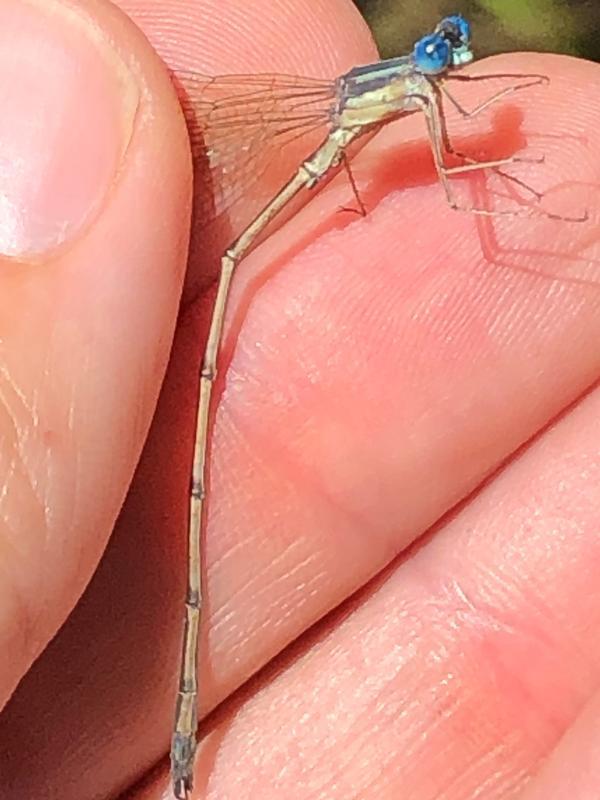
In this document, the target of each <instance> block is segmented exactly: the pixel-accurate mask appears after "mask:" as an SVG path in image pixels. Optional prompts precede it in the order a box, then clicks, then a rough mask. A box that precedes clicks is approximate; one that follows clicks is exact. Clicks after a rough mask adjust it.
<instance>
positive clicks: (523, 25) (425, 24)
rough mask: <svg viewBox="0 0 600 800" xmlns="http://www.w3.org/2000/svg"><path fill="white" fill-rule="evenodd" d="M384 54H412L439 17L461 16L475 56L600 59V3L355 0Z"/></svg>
mask: <svg viewBox="0 0 600 800" xmlns="http://www.w3.org/2000/svg"><path fill="white" fill-rule="evenodd" d="M354 2H355V3H356V5H357V6H358V8H359V9H360V10H361V12H362V14H363V16H365V17H366V19H367V20H368V22H369V25H370V26H371V29H372V31H373V33H374V34H375V38H376V39H377V41H378V44H379V48H380V51H381V55H382V56H383V57H384V58H388V57H390V56H394V55H400V54H402V53H404V52H406V51H408V50H409V49H410V48H411V47H412V44H413V43H414V41H415V40H416V39H418V38H419V37H420V36H422V35H423V33H425V32H427V31H429V30H430V28H432V26H433V25H435V23H436V22H437V20H438V19H439V18H440V17H444V16H446V15H447V14H456V13H457V12H458V13H461V14H463V15H464V16H466V17H468V19H469V20H470V21H471V24H472V25H473V28H474V38H475V50H476V55H477V56H487V55H492V54H493V53H499V52H507V51H510V50H538V51H548V52H553V53H568V54H570V55H575V56H580V57H581V58H588V59H591V60H592V61H600V0H450V2H446V1H445V0H421V2H419V3H416V2H414V0H354Z"/></svg>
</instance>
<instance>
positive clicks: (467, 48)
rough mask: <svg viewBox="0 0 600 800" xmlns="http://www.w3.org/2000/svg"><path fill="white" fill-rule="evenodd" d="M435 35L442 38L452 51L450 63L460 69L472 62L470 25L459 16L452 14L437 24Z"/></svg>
mask: <svg viewBox="0 0 600 800" xmlns="http://www.w3.org/2000/svg"><path fill="white" fill-rule="evenodd" d="M435 33H436V34H439V35H440V36H442V37H443V38H444V39H445V40H446V41H447V42H448V44H449V45H450V48H451V50H452V54H451V63H452V66H454V67H460V66H462V65H463V64H468V63H469V62H470V61H472V60H473V51H472V50H471V25H470V23H469V21H468V20H466V19H465V18H464V17H463V16H461V15H460V14H452V15H451V16H449V17H444V19H443V20H442V21H441V22H439V23H438V25H437V26H436V29H435Z"/></svg>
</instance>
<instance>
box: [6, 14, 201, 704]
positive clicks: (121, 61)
mask: <svg viewBox="0 0 600 800" xmlns="http://www.w3.org/2000/svg"><path fill="white" fill-rule="evenodd" d="M0 29H1V34H0V39H1V43H0V59H1V60H2V92H3V100H2V106H3V113H2V122H1V124H0V138H1V140H2V143H1V147H0V150H1V152H2V154H3V156H2V158H3V160H4V167H3V169H2V176H3V177H2V182H3V187H4V188H3V190H2V196H3V198H4V200H3V203H2V211H1V212H0V213H1V222H0V248H1V250H2V252H3V254H4V255H3V258H2V264H1V270H0V280H1V281H2V291H1V292H0V298H1V299H0V303H1V306H2V307H1V313H0V316H1V318H2V333H1V337H2V368H1V369H2V389H1V399H2V414H1V415H0V437H1V439H2V465H3V469H2V473H3V481H2V483H3V491H2V500H1V502H2V515H1V523H0V546H1V548H2V552H3V558H2V580H1V581H0V608H2V618H1V622H0V652H2V653H3V654H4V657H3V658H2V659H0V691H1V697H2V700H3V701H5V700H6V699H7V698H8V697H9V696H10V694H11V692H12V690H13V689H14V687H15V685H16V683H17V681H18V679H19V678H20V677H21V675H22V674H23V673H24V672H25V671H26V670H27V669H28V668H29V666H30V665H31V663H32V661H33V660H34V659H35V658H36V657H37V656H38V655H39V654H40V652H41V650H42V649H43V648H44V646H45V645H46V643H47V642H48V640H49V639H50V638H51V637H52V636H53V635H54V634H55V632H56V630H57V628H58V626H59V625H60V624H61V623H62V622H63V620H64V619H65V618H66V616H67V615H68V613H69V612H70V610H71V609H72V607H73V606H74V604H75V602H76V601H77V600H78V598H79V596H80V595H81V593H82V591H83V589H84V587H85V585H86V583H87V582H88V581H89V579H90V576H91V574H92V572H93V570H94V569H95V567H96V565H97V562H98V560H99V558H100V555H101V553H102V551H103V549H104V546H105V544H106V541H107V539H108V536H109V534H110V532H111V529H112V526H113V524H114V520H115V518H116V516H117V514H118V512H119V509H120V507H121V504H122V502H123V499H124V496H125V493H126V490H127V487H128V484H129V482H130V480H131V476H132V473H133V470H134V468H135V464H136V462H137V460H138V458H139V454H140V450H141V447H142V443H143V441H144V437H145V435H146V432H147V429H148V426H149V422H150V419H151V416H152V413H153V409H154V406H155V403H156V398H157V394H158V389H159V386H160V381H161V378H162V375H163V372H164V369H165V366H166V361H167V357H168V350H169V341H170V337H171V333H172V330H173V327H174V320H175V315H176V310H177V303H178V297H179V293H180V287H181V279H182V272H183V261H184V253H185V241H186V225H187V222H188V218H189V217H188V213H187V211H188V209H189V197H190V178H189V158H188V155H187V145H186V138H185V128H184V126H183V124H182V120H181V118H180V116H179V115H178V114H177V106H176V104H175V98H174V97H173V93H172V91H171V87H170V86H169V82H168V80H167V79H166V78H165V76H164V75H163V74H162V71H161V69H160V65H159V64H158V63H157V60H156V57H155V56H153V54H152V53H151V52H149V49H148V47H147V45H146V44H145V43H144V41H143V39H142V37H141V36H140V35H139V33H138V32H136V30H135V28H134V27H133V25H131V23H129V22H128V21H127V20H126V19H125V18H124V17H123V15H122V14H120V13H118V12H116V11H115V10H114V8H112V7H108V6H107V5H105V4H103V3H96V2H88V3H85V4H80V3H70V2H47V3H43V2H26V3H22V2H6V3H3V4H2V9H1V11H0ZM165 140H167V141H168V144H167V145H165ZM150 164H152V170H149V169H148V166H149V165H150ZM167 165H168V168H169V172H168V174H167ZM159 209H160V210H161V213H162V220H163V223H162V225H161V226H156V225H155V224H153V223H150V222H149V220H152V218H153V216H154V215H156V213H157V211H158V210H159ZM157 297H160V298H161V299H160V303H158V302H157V300H156V298H157Z"/></svg>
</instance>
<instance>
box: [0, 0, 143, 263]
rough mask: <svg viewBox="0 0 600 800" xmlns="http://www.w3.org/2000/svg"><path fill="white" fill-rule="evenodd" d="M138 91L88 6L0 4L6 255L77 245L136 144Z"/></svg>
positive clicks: (0, 208)
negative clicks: (87, 11) (131, 144)
mask: <svg viewBox="0 0 600 800" xmlns="http://www.w3.org/2000/svg"><path fill="white" fill-rule="evenodd" d="M138 102H139V89H138V86H137V83H136V81H135V79H134V76H133V74H132V73H131V72H130V71H129V69H128V67H127V66H126V64H125V63H124V61H123V60H122V59H121V58H120V56H119V55H118V53H117V52H116V51H115V50H114V48H113V47H112V45H111V43H110V42H109V41H108V39H107V38H106V35H105V34H104V33H103V31H102V30H101V29H100V27H99V26H98V25H97V24H95V23H94V21H93V20H92V19H90V18H89V17H88V16H87V15H86V14H85V11H84V10H83V9H82V8H81V6H78V5H76V3H69V2H60V0H10V2H9V0H2V2H1V3H0V253H2V254H4V255H6V256H20V257H22V256H24V255H28V254H39V253H42V252H47V251H48V250H52V249H53V248H55V247H58V246H60V245H63V244H65V243H66V242H69V241H71V240H72V239H73V238H74V237H76V236H77V235H78V233H80V232H81V231H82V229H83V228H84V227H85V226H86V224H88V223H89V222H90V221H91V219H92V218H93V216H94V215H95V214H97V212H98V210H99V209H100V208H101V206H102V203H103V201H104V199H105V198H106V196H107V193H108V192H109V190H110V188H111V186H112V185H113V184H114V182H115V179H116V176H117V173H118V171H119V168H120V166H121V165H122V162H123V159H124V156H125V153H126V150H127V146H128V144H129V141H130V139H131V135H132V131H133V126H134V120H135V112H136V109H137V105H138Z"/></svg>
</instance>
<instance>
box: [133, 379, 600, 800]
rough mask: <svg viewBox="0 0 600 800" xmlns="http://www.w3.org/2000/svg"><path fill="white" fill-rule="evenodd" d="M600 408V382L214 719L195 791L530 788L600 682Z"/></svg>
mask: <svg viewBox="0 0 600 800" xmlns="http://www.w3.org/2000/svg"><path fill="white" fill-rule="evenodd" d="M599 411H600V394H599V393H598V391H595V392H594V394H593V395H591V396H590V397H589V398H588V399H587V400H586V401H585V402H583V403H582V404H581V405H580V406H579V407H576V408H574V409H573V411H572V413H571V414H570V415H567V416H565V417H564V418H563V419H562V421H561V422H560V423H559V424H557V425H556V426H555V427H554V428H552V429H550V430H549V431H547V432H546V433H544V434H542V435H541V436H540V437H539V438H538V440H537V441H536V442H535V443H534V444H533V445H532V446H531V447H530V448H528V449H527V450H526V451H524V452H523V453H522V454H521V456H520V457H519V458H518V459H516V460H515V461H513V462H512V463H511V464H510V465H508V466H507V467H506V469H505V470H504V471H502V472H501V473H499V474H498V475H497V477H496V479H495V480H494V481H492V482H490V483H489V484H488V485H487V486H486V487H485V488H484V489H483V490H482V491H481V492H480V493H479V494H478V495H477V496H476V497H475V498H473V500H472V502H471V503H469V504H467V505H465V506H464V507H463V509H462V510H461V511H460V512H458V513H457V514H455V515H454V516H453V517H452V518H451V519H449V520H447V521H446V522H445V523H442V524H441V525H439V526H438V527H437V529H436V532H435V534H436V535H435V536H430V537H428V539H427V540H426V541H424V542H423V544H422V546H421V547H420V548H419V549H415V551H413V552H412V553H411V555H410V556H409V557H406V558H404V559H398V560H397V561H396V562H395V563H394V564H393V565H392V567H391V568H390V569H388V571H387V572H386V573H384V574H383V575H382V576H380V577H379V578H377V579H376V580H375V581H373V582H372V584H370V585H369V586H368V587H367V588H366V589H365V590H364V591H363V592H361V593H360V594H359V595H358V596H357V597H355V598H353V599H351V600H350V601H349V602H348V603H346V604H345V605H344V606H343V607H342V608H341V609H339V611H338V612H336V613H333V614H331V615H330V616H329V617H328V618H327V619H326V620H324V621H323V622H322V623H321V624H320V625H319V626H316V628H315V630H314V631H313V632H311V633H309V634H307V635H306V636H305V637H303V638H302V639H301V640H300V641H299V642H297V643H296V645H295V646H294V647H293V648H292V649H291V650H290V652H289V653H288V654H283V655H282V656H281V657H280V658H279V659H278V660H277V662H275V663H274V664H273V667H272V668H270V669H269V668H267V669H266V670H265V671H264V672H263V673H262V674H261V675H260V676H259V678H258V679H257V680H255V681H254V682H253V683H252V684H250V685H249V686H248V687H247V689H246V690H245V691H243V693H239V694H238V695H236V696H234V697H233V698H231V700H230V701H229V702H228V703H226V704H225V705H224V706H223V707H222V708H221V710H220V711H219V712H217V714H215V716H214V717H213V718H212V720H210V721H207V724H206V726H205V728H204V730H203V739H202V744H201V747H200V751H199V754H198V758H197V762H196V791H197V795H198V797H204V796H218V797H236V798H240V800H247V799H248V800H249V799H250V798H254V797H264V798H266V799H267V800H270V798H279V797H282V796H285V797H290V798H291V799H292V800H305V799H306V798H314V797H328V798H331V800H344V799H345V798H348V797H360V798H365V800H366V799H367V798H378V800H394V798H398V797H407V798H408V797H410V798H413V797H414V798H429V797H436V798H437V797H440V798H444V800H459V798H465V797H479V796H482V797H483V796H485V797H486V798H489V799H490V800H501V798H502V799H504V798H507V797H521V791H522V790H523V789H524V788H525V786H526V785H527V783H528V781H529V780H530V778H531V776H532V775H534V774H535V773H537V772H538V771H539V769H540V765H541V764H542V762H543V761H544V759H545V758H546V757H547V756H548V754H550V753H551V752H552V750H553V748H554V747H555V745H556V744H557V742H558V741H559V739H560V738H561V736H562V735H563V733H564V732H565V730H566V729H567V728H568V727H569V726H570V725H571V724H572V723H573V721H574V720H575V718H576V717H577V715H578V714H579V713H580V710H581V709H582V707H583V706H584V705H585V704H586V702H587V701H588V700H589V699H590V697H591V696H592V695H593V693H594V692H595V691H596V690H597V686H598V679H599V677H600V672H599V665H600V644H599V642H598V637H597V636H595V635H594V632H595V631H596V630H597V628H598V624H600V592H599V591H598V580H597V575H598V562H599V559H600V544H599V542H598V535H597V531H598V502H597V499H598V477H599V476H598V471H599V460H598V452H599V448H600V423H599V419H600V414H599ZM369 532H370V531H369V530H366V531H365V535H366V536H368V535H369ZM587 720H588V722H587V725H588V726H589V720H590V717H589V716H587ZM582 722H583V725H584V726H585V725H586V723H585V721H582ZM581 733H582V735H584V734H585V727H583V728H582V731H581ZM591 733H592V731H591V730H590V727H588V728H587V735H588V736H589V735H590V734H591ZM591 747H592V748H593V747H594V745H593V743H592V744H591ZM559 749H560V745H559ZM563 752H564V751H563ZM587 752H588V753H589V752H590V749H588V750H587ZM557 755H558V751H557ZM581 755H582V756H583V753H581ZM570 757H571V761H570V763H571V764H573V761H574V753H573V750H570ZM578 763H579V764H580V765H581V764H582V762H581V761H580V762H578ZM573 765H574V766H576V765H575V764H573ZM591 777H593V772H592V774H590V778H591ZM167 782H168V776H167V765H166V764H164V765H163V769H162V771H157V773H156V774H155V775H154V776H152V777H151V778H149V780H148V782H147V783H146V785H145V786H144V787H143V789H140V791H139V792H138V793H135V794H132V795H131V797H132V798H136V800H153V798H158V797H163V796H164V792H165V787H166V785H167ZM549 785H551V783H548V784H546V788H547V786H549ZM558 785H559V786H560V785H561V784H560V783H559V784H558ZM591 785H592V784H591V783H590V786H591ZM596 786H597V783H596ZM540 796H542V795H540ZM543 796H545V797H549V796H552V797H563V796H577V795H568V794H567V793H564V792H563V793H560V792H559V791H557V792H554V793H553V792H550V793H548V791H546V793H545V794H543ZM591 796H593V795H591ZM582 797H586V795H585V794H583V795H582Z"/></svg>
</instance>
